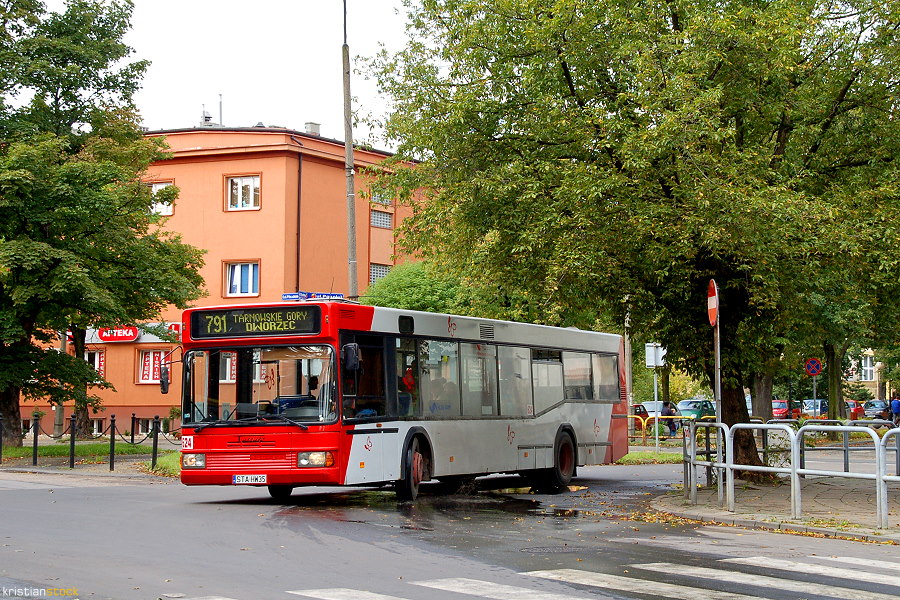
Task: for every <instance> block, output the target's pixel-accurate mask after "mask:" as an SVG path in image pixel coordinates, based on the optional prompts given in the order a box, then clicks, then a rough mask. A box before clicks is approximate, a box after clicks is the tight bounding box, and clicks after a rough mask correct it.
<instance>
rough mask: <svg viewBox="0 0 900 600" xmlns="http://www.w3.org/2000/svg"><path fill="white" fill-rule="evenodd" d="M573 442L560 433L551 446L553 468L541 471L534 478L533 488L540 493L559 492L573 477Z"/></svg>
mask: <svg viewBox="0 0 900 600" xmlns="http://www.w3.org/2000/svg"><path fill="white" fill-rule="evenodd" d="M576 460H577V459H576V455H575V441H574V440H573V439H572V435H571V434H570V433H568V432H565V431H561V432H560V433H559V435H557V436H556V442H555V443H554V444H553V466H552V467H550V468H549V469H542V470H541V471H539V472H538V474H537V476H536V477H534V478H533V479H534V482H535V486H534V487H536V488H537V489H538V490H540V491H546V492H552V493H555V492H561V491H563V490H565V489H566V488H567V487H568V485H569V483H571V482H572V478H573V477H574V476H575V463H576Z"/></svg>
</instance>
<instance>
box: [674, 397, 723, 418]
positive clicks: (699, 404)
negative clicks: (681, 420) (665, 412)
mask: <svg viewBox="0 0 900 600" xmlns="http://www.w3.org/2000/svg"><path fill="white" fill-rule="evenodd" d="M677 409H678V412H679V413H681V414H682V415H683V416H685V417H690V418H692V419H695V420H697V421H699V420H700V419H702V418H703V417H715V416H716V405H715V404H713V403H712V402H710V401H709V400H706V399H705V398H688V399H687V400H682V401H681V402H679V403H678V406H677Z"/></svg>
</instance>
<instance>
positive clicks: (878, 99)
mask: <svg viewBox="0 0 900 600" xmlns="http://www.w3.org/2000/svg"><path fill="white" fill-rule="evenodd" d="M409 18H410V20H409V25H408V37H409V40H410V41H409V43H408V45H407V47H406V48H405V49H404V50H403V51H401V52H399V53H398V54H396V55H393V56H391V55H387V54H382V55H381V56H380V57H378V58H377V59H376V60H375V61H374V63H373V67H374V69H375V71H376V73H377V75H378V77H379V81H380V85H381V86H382V89H383V91H384V93H385V94H387V95H388V96H389V97H390V98H391V99H392V101H393V109H392V112H391V113H390V115H389V116H388V118H387V120H386V123H385V125H386V128H387V131H388V134H389V135H390V136H391V137H392V138H393V139H394V140H396V142H397V147H398V152H397V154H396V156H395V158H396V170H395V173H394V174H393V175H392V176H391V178H390V181H391V183H392V185H394V186H395V187H396V188H397V189H398V190H399V191H400V192H401V193H405V195H404V196H403V197H404V198H406V199H408V201H410V202H411V203H413V207H414V215H413V217H412V219H410V220H409V221H408V222H407V224H406V225H405V226H404V231H405V235H406V237H405V239H406V244H407V249H408V250H410V251H414V252H417V253H419V254H421V255H422V256H424V257H426V258H427V259H428V260H432V261H434V262H436V263H440V264H442V265H445V266H446V267H447V268H451V269H454V270H456V271H457V272H459V273H465V274H466V276H467V277H469V278H471V279H473V280H477V281H479V282H481V283H482V284H483V285H490V286H500V287H501V288H502V289H503V290H515V293H517V294H522V295H526V296H527V297H528V298H529V302H530V304H531V305H532V306H537V307H540V310H536V311H533V313H532V314H538V315H543V316H544V317H545V318H546V319H547V320H549V321H553V322H557V323H560V324H576V325H577V324H579V323H572V322H570V321H571V320H572V319H573V318H574V317H576V316H577V317H583V316H584V315H590V314H594V315H596V314H597V313H598V312H608V313H610V314H611V315H613V316H614V317H615V318H616V319H617V320H619V321H620V322H622V321H624V320H625V318H626V317H627V318H628V319H629V322H630V324H631V328H632V331H633V333H635V334H636V335H637V336H642V335H646V336H647V337H651V336H652V337H653V338H654V339H655V341H658V342H660V343H662V344H663V345H664V346H665V347H666V348H667V349H668V355H667V358H668V359H669V360H670V362H671V364H673V366H675V367H677V368H681V369H683V370H685V371H686V372H687V373H689V374H690V375H693V376H695V377H701V378H704V379H707V380H708V378H709V377H710V375H711V372H712V352H711V344H712V333H711V331H710V327H709V325H708V323H707V322H706V321H707V319H706V311H705V310H704V309H705V306H706V288H707V283H708V281H709V280H710V279H711V278H714V279H715V280H716V282H717V284H718V286H719V290H720V307H721V309H720V313H721V326H722V340H723V349H722V357H723V375H724V382H723V383H724V389H723V400H724V404H723V415H724V418H725V420H726V422H729V423H734V422H737V421H739V420H744V419H746V418H747V411H746V407H745V404H744V401H743V399H744V393H743V389H742V388H743V386H744V385H747V384H748V379H749V377H748V376H749V375H750V374H752V373H757V372H765V371H766V370H767V369H771V363H772V359H773V357H775V358H777V357H779V356H780V355H781V354H782V353H785V352H788V353H789V352H791V351H792V350H791V348H794V349H796V348H797V347H800V346H804V345H809V343H810V341H811V340H813V339H816V338H817V336H818V343H819V344H822V343H824V342H825V341H826V338H825V336H824V333H823V332H825V331H827V332H835V331H837V332H839V331H840V327H839V325H840V322H837V323H833V322H829V323H827V324H825V325H824V326H823V325H822V323H821V321H822V320H823V319H831V313H832V312H833V313H834V314H839V312H840V311H838V310H837V309H838V307H840V306H842V305H843V303H846V302H847V301H848V300H853V301H854V303H853V308H854V309H855V310H860V311H865V317H864V319H865V320H866V321H867V322H872V321H873V319H870V315H879V314H881V315H882V316H884V315H886V314H891V315H895V314H896V313H895V312H894V311H895V310H896V307H895V306H894V304H895V303H893V302H890V301H889V300H888V299H889V298H892V297H897V293H896V292H897V287H898V282H900V277H898V274H900V269H898V266H900V264H898V256H897V254H896V248H897V247H900V235H898V227H897V225H896V223H897V221H896V218H895V215H896V211H897V205H898V200H900V194H898V192H900V189H898V181H900V177H898V164H897V157H898V156H900V152H898V151H900V128H898V127H897V122H898V116H900V115H898V110H900V106H898V100H897V98H898V93H897V91H898V73H900V43H898V42H900V40H898V23H900V5H897V3H882V2H874V1H869V0H859V1H850V2H839V3H835V2H823V1H821V0H784V1H775V2H751V1H745V0H738V1H729V2H718V1H717V2H709V1H700V2H681V1H678V0H675V1H672V0H669V1H666V2H636V1H633V0H612V1H610V2H602V3H601V2H589V1H587V0H558V1H556V2H552V3H547V2H545V1H542V0H515V1H513V0H422V1H421V2H415V3H413V2H410V3H409ZM409 160H417V161H419V162H418V164H416V165H415V167H414V168H408V169H404V168H402V167H401V165H402V161H409ZM416 189H419V190H424V193H423V194H422V198H423V200H422V201H416V200H415V198H416V197H417V196H414V195H413V194H412V190H416ZM818 302H821V303H823V304H824V305H825V306H827V307H828V308H829V312H826V313H823V312H822V311H821V310H818V309H817V308H816V303H818ZM837 318H838V319H840V318H846V313H844V315H843V316H838V317H837ZM844 322H846V320H845V321H844ZM817 327H818V328H819V329H818V331H817ZM866 333H871V329H868V330H866ZM819 347H820V348H821V346H819ZM739 458H744V459H747V460H753V458H751V457H749V456H745V457H739Z"/></svg>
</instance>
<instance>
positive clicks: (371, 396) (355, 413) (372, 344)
mask: <svg viewBox="0 0 900 600" xmlns="http://www.w3.org/2000/svg"><path fill="white" fill-rule="evenodd" d="M354 337H355V339H354V340H353V341H354V342H355V343H357V344H359V368H358V369H356V370H355V371H348V370H344V371H343V382H344V402H343V404H344V417H345V418H359V419H364V418H370V417H383V416H385V415H386V414H387V386H386V385H385V361H384V338H383V337H382V336H378V335H362V334H360V335H356V336H354ZM345 343H346V342H345Z"/></svg>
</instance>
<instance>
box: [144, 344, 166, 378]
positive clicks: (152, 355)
mask: <svg viewBox="0 0 900 600" xmlns="http://www.w3.org/2000/svg"><path fill="white" fill-rule="evenodd" d="M166 354H167V351H166V350H161V349H159V348H154V349H152V350H141V352H140V354H139V355H138V360H139V362H138V376H137V380H138V383H156V384H158V383H159V374H160V366H161V365H162V361H163V358H164V357H165V355H166ZM148 358H149V361H150V362H149V364H147V365H146V366H145V363H146V362H147V359H148ZM169 377H170V382H171V375H170V376H169Z"/></svg>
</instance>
